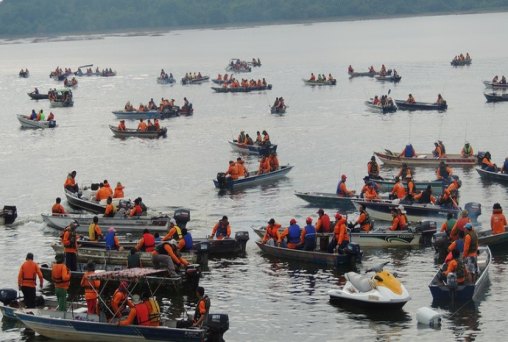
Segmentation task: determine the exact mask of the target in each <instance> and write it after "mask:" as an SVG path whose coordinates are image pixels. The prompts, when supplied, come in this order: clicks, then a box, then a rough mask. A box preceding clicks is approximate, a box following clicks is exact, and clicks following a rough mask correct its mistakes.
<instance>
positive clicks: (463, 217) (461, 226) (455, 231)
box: [450, 209, 471, 241]
mask: <svg viewBox="0 0 508 342" xmlns="http://www.w3.org/2000/svg"><path fill="white" fill-rule="evenodd" d="M468 215H469V212H468V211H467V210H465V209H464V210H462V211H461V213H460V217H459V219H458V220H457V221H456V222H455V224H454V225H453V228H452V230H451V232H450V240H451V241H455V240H457V237H458V236H459V231H460V230H462V231H463V232H464V233H465V232H466V228H465V227H466V224H468V223H471V219H470V218H469V216H468Z"/></svg>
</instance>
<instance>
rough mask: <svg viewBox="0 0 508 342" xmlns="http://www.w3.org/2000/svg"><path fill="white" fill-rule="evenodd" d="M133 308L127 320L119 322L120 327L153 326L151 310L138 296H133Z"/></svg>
mask: <svg viewBox="0 0 508 342" xmlns="http://www.w3.org/2000/svg"><path fill="white" fill-rule="evenodd" d="M132 304H133V306H132V307H131V308H130V311H129V315H128V316H127V318H125V319H123V320H121V321H119V322H118V325H120V326H126V325H131V324H135V325H142V326H151V323H150V310H149V308H148V306H147V305H146V303H145V302H144V301H143V300H142V299H141V297H140V296H139V295H138V294H135V295H133V296H132Z"/></svg>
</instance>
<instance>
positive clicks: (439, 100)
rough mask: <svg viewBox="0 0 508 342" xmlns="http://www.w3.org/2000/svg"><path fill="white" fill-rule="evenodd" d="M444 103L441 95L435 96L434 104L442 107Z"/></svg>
mask: <svg viewBox="0 0 508 342" xmlns="http://www.w3.org/2000/svg"><path fill="white" fill-rule="evenodd" d="M445 103H446V101H445V100H444V99H443V97H442V96H441V94H437V100H436V104H437V105H439V106H441V105H444V104H445Z"/></svg>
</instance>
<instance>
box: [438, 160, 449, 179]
mask: <svg viewBox="0 0 508 342" xmlns="http://www.w3.org/2000/svg"><path fill="white" fill-rule="evenodd" d="M452 174H453V169H452V168H451V167H450V166H448V165H446V163H445V161H444V160H441V161H440V162H439V167H438V168H437V169H436V178H437V179H439V180H449V179H450V176H451V175H452Z"/></svg>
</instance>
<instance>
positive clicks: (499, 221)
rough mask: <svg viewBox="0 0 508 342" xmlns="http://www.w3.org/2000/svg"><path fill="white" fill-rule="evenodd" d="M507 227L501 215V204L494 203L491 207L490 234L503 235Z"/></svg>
mask: <svg viewBox="0 0 508 342" xmlns="http://www.w3.org/2000/svg"><path fill="white" fill-rule="evenodd" d="M507 225H508V223H506V217H505V216H504V214H503V208H501V204H499V203H494V206H493V207H492V216H491V217H490V228H491V229H492V234H501V233H504V232H505V231H506V229H505V227H506V226H507Z"/></svg>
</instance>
